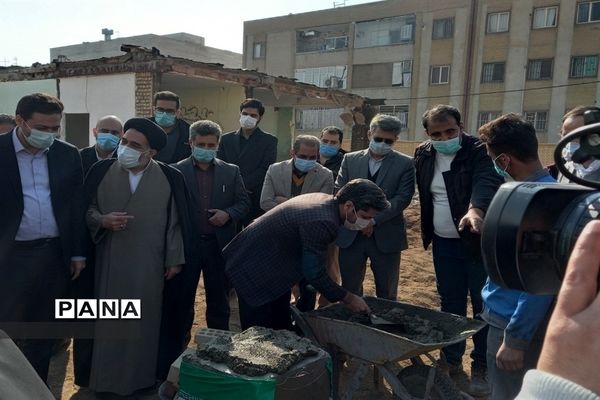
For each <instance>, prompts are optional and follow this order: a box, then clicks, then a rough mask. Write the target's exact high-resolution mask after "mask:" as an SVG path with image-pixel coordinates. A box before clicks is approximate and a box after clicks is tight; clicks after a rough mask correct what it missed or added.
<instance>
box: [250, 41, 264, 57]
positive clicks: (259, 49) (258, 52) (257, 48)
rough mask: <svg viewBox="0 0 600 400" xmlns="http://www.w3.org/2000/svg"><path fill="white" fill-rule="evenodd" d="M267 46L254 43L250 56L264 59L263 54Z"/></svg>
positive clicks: (262, 43) (261, 43)
mask: <svg viewBox="0 0 600 400" xmlns="http://www.w3.org/2000/svg"><path fill="white" fill-rule="evenodd" d="M266 49H267V46H266V44H265V42H258V43H254V51H253V52H252V55H253V57H254V58H255V59H257V58H265V53H266V51H265V50H266Z"/></svg>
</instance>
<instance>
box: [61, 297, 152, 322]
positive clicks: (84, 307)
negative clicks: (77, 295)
mask: <svg viewBox="0 0 600 400" xmlns="http://www.w3.org/2000/svg"><path fill="white" fill-rule="evenodd" d="M54 318H56V319H141V318H142V301H141V300H139V299H56V300H55V301H54Z"/></svg>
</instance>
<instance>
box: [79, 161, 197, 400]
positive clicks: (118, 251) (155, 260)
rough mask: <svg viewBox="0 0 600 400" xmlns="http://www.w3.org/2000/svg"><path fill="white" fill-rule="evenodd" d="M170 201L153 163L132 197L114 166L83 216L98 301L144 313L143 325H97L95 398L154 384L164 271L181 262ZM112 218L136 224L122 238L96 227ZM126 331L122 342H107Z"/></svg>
mask: <svg viewBox="0 0 600 400" xmlns="http://www.w3.org/2000/svg"><path fill="white" fill-rule="evenodd" d="M171 196H172V194H171V188H170V186H169V182H168V181H167V178H166V177H165V175H164V173H163V172H162V170H161V168H160V167H159V166H158V164H156V162H154V161H151V162H150V164H149V165H148V167H147V168H146V170H145V171H144V173H143V176H142V178H141V180H140V181H139V184H138V186H137V188H136V190H135V192H134V193H133V194H132V193H131V187H130V182H129V172H128V171H127V170H125V169H124V168H122V167H121V165H120V164H119V163H118V162H115V163H114V164H113V165H112V166H111V167H110V168H109V170H108V172H107V173H106V175H105V177H104V178H103V179H102V181H101V183H100V185H99V186H98V191H97V193H96V199H95V201H93V203H92V205H91V206H90V208H89V209H88V213H87V223H88V226H89V229H90V233H91V235H92V240H93V241H94V243H95V244H96V276H95V291H96V294H97V296H96V297H97V298H99V299H140V300H141V308H142V318H141V320H127V321H126V320H119V321H107V320H98V321H97V323H96V334H95V341H94V350H93V358H92V369H91V375H90V385H89V386H90V389H92V390H95V391H97V392H111V393H116V394H119V395H129V394H132V393H133V392H134V391H136V390H138V389H142V388H146V387H149V386H152V385H154V383H155V379H156V361H157V353H158V341H159V333H160V320H161V309H162V291H163V284H164V273H165V267H166V266H175V265H181V264H184V259H185V257H184V247H183V239H182V235H181V229H180V226H179V222H178V214H177V209H176V207H175V202H174V201H172V198H171ZM169 207H170V208H169ZM116 211H124V212H127V214H128V215H132V216H133V217H134V218H133V219H130V220H129V222H128V223H127V227H126V228H125V230H123V231H116V232H113V231H110V230H106V229H104V228H102V223H101V219H102V215H103V214H108V213H110V212H116ZM124 331H126V332H127V335H129V336H128V337H127V338H126V339H122V338H119V339H115V338H114V337H113V338H112V339H111V338H110V336H115V335H117V334H118V333H119V332H121V333H122V332H124ZM132 332H136V334H132ZM117 336H118V335H117Z"/></svg>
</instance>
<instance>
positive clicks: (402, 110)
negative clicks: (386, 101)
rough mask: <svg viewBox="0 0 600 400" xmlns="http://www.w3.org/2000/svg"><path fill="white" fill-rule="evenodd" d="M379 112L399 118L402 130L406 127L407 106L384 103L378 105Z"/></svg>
mask: <svg viewBox="0 0 600 400" xmlns="http://www.w3.org/2000/svg"><path fill="white" fill-rule="evenodd" d="M379 112H380V113H381V114H387V115H393V116H395V117H398V119H400V123H401V124H402V130H405V129H408V106H407V105H385V106H379Z"/></svg>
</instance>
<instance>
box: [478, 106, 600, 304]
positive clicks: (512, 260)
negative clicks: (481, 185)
mask: <svg viewBox="0 0 600 400" xmlns="http://www.w3.org/2000/svg"><path fill="white" fill-rule="evenodd" d="M584 122H585V125H584V126H582V127H581V128H578V129H576V130H574V131H573V132H571V133H569V134H568V135H566V136H565V137H563V138H562V139H561V140H560V141H559V142H558V144H557V146H556V149H555V151H554V160H555V162H556V166H557V167H558V170H559V171H560V172H561V173H562V174H563V175H564V176H565V177H566V178H568V179H569V180H570V181H571V182H575V183H577V184H555V183H534V182H509V183H505V184H503V185H502V186H501V187H500V189H499V190H498V192H497V193H496V195H495V196H494V199H493V200H492V202H491V204H490V206H489V208H488V210H487V213H486V217H485V221H484V223H483V230H482V235H481V246H482V253H483V261H484V265H485V267H486V269H487V272H488V275H489V277H490V279H491V280H492V281H493V282H495V283H497V284H498V285H500V286H503V287H506V288H509V289H516V290H520V291H524V292H528V293H533V294H556V293H558V290H559V289H560V284H561V281H562V279H563V277H564V274H565V269H566V267H567V262H568V260H569V256H570V255H571V251H572V250H573V246H574V245H575V242H576V241H577V238H578V237H579V235H580V234H581V231H582V230H583V228H584V227H585V225H586V224H587V223H588V222H590V221H591V220H593V219H600V191H599V190H600V179H599V181H595V180H589V179H585V177H582V176H578V174H577V171H576V170H574V169H573V168H569V167H568V164H569V162H567V161H566V160H565V159H564V158H563V149H564V148H565V147H566V146H567V144H568V143H570V142H573V141H579V144H580V146H579V148H578V149H577V150H576V151H575V152H573V154H572V157H571V165H573V163H585V162H586V161H593V160H600V112H598V111H587V112H586V113H585V114H584ZM580 185H584V186H580ZM594 189H597V190H594ZM599 240H600V238H599Z"/></svg>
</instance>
